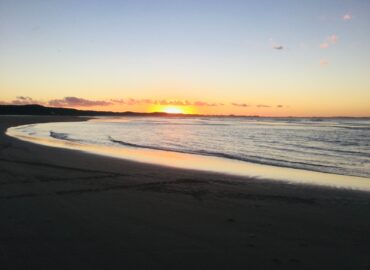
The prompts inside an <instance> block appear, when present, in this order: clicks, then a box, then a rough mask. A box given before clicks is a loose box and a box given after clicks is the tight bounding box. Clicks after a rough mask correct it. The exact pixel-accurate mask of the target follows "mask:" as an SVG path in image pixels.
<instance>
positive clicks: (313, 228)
mask: <svg viewBox="0 0 370 270" xmlns="http://www.w3.org/2000/svg"><path fill="white" fill-rule="evenodd" d="M82 120H83V119H82ZM57 121H81V118H78V117H58V116H44V117H41V116H40V117H38V116H24V117H22V116H1V117H0V185H1V189H0V201H1V204H0V209H1V210H0V211H1V216H2V218H1V222H0V268H1V269H103V268H104V269H117V268H120V269H282V268H284V269H369V268H370V256H369V254H370V245H369V244H370V226H369V224H370V211H369V210H370V194H369V193H368V192H362V191H354V190H347V189H335V188H324V187H318V186H309V185H303V184H294V185H293V184H288V183H285V182H278V181H268V180H261V179H252V178H247V177H238V176H231V175H226V174H217V173H211V172H201V171H194V170H182V169H175V168H170V167H165V166H156V165H151V164H145V163H138V162H132V161H128V160H122V159H115V158H110V157H104V156H98V155H92V154H87V153H84V152H79V151H73V150H68V149H61V148H52V147H46V146H41V145H37V144H32V143H29V142H23V141H20V140H17V139H14V138H11V137H8V136H6V135H5V131H6V129H7V128H8V127H12V126H17V125H24V124H30V123H41V122H57Z"/></svg>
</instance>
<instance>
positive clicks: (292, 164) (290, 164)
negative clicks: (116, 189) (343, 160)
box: [108, 136, 362, 176]
mask: <svg viewBox="0 0 370 270" xmlns="http://www.w3.org/2000/svg"><path fill="white" fill-rule="evenodd" d="M108 139H109V141H111V142H113V143H117V144H120V145H123V146H128V147H134V148H143V149H151V150H160V151H169V152H177V153H183V154H194V155H202V156H211V157H220V158H225V159H231V160H237V161H243V162H250V163H256V164H262V165H271V166H278V167H285V168H294V169H309V170H311V171H317V172H324V173H325V172H326V173H328V172H331V173H332V172H335V173H338V169H339V168H338V167H337V166H330V165H323V164H318V163H306V162H299V161H287V160H279V159H273V158H264V157H260V156H248V157H245V156H244V157H241V156H236V155H231V154H227V153H222V152H216V151H207V150H180V149H174V148H167V147H158V146H152V145H142V144H135V143H129V142H125V141H121V140H117V139H114V138H112V137H111V136H108ZM342 174H343V173H342ZM343 175H345V174H343ZM347 175H352V176H362V175H357V174H352V173H348V172H347Z"/></svg>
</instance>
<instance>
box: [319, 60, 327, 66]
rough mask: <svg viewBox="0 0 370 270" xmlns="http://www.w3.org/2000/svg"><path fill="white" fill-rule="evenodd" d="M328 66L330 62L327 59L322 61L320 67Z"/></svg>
mask: <svg viewBox="0 0 370 270" xmlns="http://www.w3.org/2000/svg"><path fill="white" fill-rule="evenodd" d="M327 65H329V61H328V60H326V59H321V60H320V66H322V67H325V66H327Z"/></svg>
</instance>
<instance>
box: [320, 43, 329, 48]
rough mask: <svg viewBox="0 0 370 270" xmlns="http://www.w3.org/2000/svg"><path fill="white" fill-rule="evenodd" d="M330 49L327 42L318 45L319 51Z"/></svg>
mask: <svg viewBox="0 0 370 270" xmlns="http://www.w3.org/2000/svg"><path fill="white" fill-rule="evenodd" d="M329 47H330V45H329V43H327V42H324V43H321V44H320V48H321V49H327V48H329Z"/></svg>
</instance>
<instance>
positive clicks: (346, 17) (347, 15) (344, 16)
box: [342, 13, 352, 21]
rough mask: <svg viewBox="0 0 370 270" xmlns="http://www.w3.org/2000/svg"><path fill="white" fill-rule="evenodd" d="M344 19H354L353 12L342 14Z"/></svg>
mask: <svg viewBox="0 0 370 270" xmlns="http://www.w3.org/2000/svg"><path fill="white" fill-rule="evenodd" d="M342 20H343V21H350V20H352V15H351V14H348V13H347V14H344V15H343V16H342Z"/></svg>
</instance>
